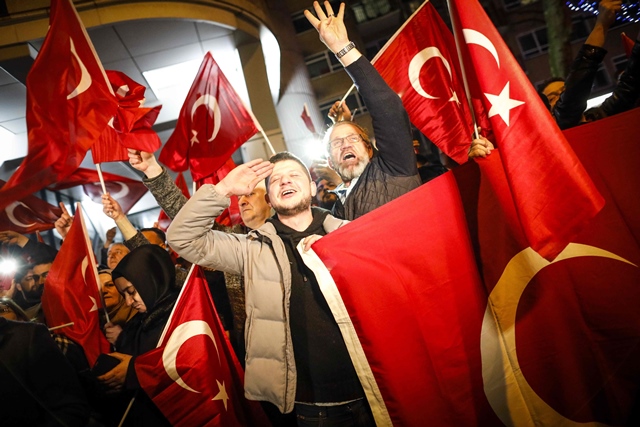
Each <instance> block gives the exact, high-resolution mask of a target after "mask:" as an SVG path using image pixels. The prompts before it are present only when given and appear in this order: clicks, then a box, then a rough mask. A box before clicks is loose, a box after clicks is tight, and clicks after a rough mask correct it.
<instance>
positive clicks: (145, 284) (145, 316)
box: [98, 245, 177, 426]
mask: <svg viewBox="0 0 640 427" xmlns="http://www.w3.org/2000/svg"><path fill="white" fill-rule="evenodd" d="M175 276H176V273H175V267H174V265H173V261H172V260H171V256H170V255H169V253H168V252H167V251H166V250H164V249H163V248H161V247H159V246H156V245H143V246H140V247H138V248H136V249H134V250H133V251H131V252H130V253H129V254H128V255H127V256H125V257H124V258H123V259H122V260H121V261H120V262H119V263H118V266H117V267H116V268H115V269H114V270H113V272H112V278H113V282H114V283H115V285H116V288H117V289H118V292H119V293H120V294H121V295H123V297H124V301H125V304H126V306H128V307H132V308H134V309H136V310H137V312H138V313H137V314H136V315H135V316H133V317H132V318H131V319H130V320H129V321H128V322H126V323H125V324H124V326H123V329H122V332H121V333H120V335H119V336H118V339H117V341H116V344H115V346H116V348H117V349H118V352H117V353H111V356H114V357H116V358H117V359H119V360H120V364H119V365H118V366H116V367H115V368H113V369H112V370H111V371H109V372H107V373H106V374H104V375H102V376H100V377H98V380H100V381H101V382H102V383H103V384H105V385H106V386H107V387H108V388H110V389H111V390H113V391H124V392H125V393H124V394H125V395H126V396H127V399H126V401H127V403H128V400H129V399H130V397H131V396H132V395H133V393H134V392H135V391H136V390H139V389H140V384H139V382H138V378H137V375H136V371H135V368H134V363H135V359H136V357H137V356H139V355H141V354H143V353H146V352H148V351H150V350H153V349H154V348H156V347H157V345H158V340H159V339H160V335H161V334H162V331H163V330H164V327H165V324H166V323H167V321H168V320H169V315H170V314H171V310H172V309H173V306H174V304H175V302H176V298H177V293H176V291H175ZM123 412H124V411H123ZM126 424H128V425H136V426H162V425H170V424H169V423H168V421H167V420H166V419H165V418H164V416H163V415H162V413H161V412H160V411H159V410H158V409H157V408H156V406H155V405H154V404H153V402H152V401H151V400H150V399H149V398H148V397H147V395H146V394H145V393H144V392H139V393H137V395H136V399H135V402H134V404H133V406H132V407H131V412H130V413H129V415H128V416H127V423H126Z"/></svg>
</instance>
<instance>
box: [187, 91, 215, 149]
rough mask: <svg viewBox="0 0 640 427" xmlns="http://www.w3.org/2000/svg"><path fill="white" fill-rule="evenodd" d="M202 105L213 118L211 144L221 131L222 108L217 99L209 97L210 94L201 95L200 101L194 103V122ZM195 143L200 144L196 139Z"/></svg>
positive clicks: (192, 113) (192, 112) (192, 114)
mask: <svg viewBox="0 0 640 427" xmlns="http://www.w3.org/2000/svg"><path fill="white" fill-rule="evenodd" d="M201 105H204V106H205V108H207V109H208V110H209V111H210V112H211V113H210V114H211V115H212V116H213V131H211V136H210V137H209V139H208V141H209V142H211V141H213V140H214V139H215V138H216V136H217V135H218V132H219V131H220V125H221V123H220V122H221V114H220V107H219V106H218V101H217V100H216V98H215V97H213V96H211V95H209V94H208V93H206V94H204V95H201V96H200V97H199V98H198V99H196V102H194V103H193V107H191V121H192V122H193V116H194V115H195V113H196V110H197V109H198V107H199V106H201ZM194 138H195V135H194ZM195 142H200V141H198V139H197V138H196V140H195ZM192 145H193V142H192Z"/></svg>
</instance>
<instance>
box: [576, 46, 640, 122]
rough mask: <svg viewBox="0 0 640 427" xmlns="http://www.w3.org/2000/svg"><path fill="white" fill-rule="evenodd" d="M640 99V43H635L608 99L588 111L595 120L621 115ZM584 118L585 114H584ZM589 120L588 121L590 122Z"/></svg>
mask: <svg viewBox="0 0 640 427" xmlns="http://www.w3.org/2000/svg"><path fill="white" fill-rule="evenodd" d="M639 97H640V42H638V41H636V44H635V45H634V46H633V50H632V51H631V56H630V57H629V61H628V62H627V66H626V67H625V69H624V72H623V73H622V74H621V75H620V81H618V84H617V85H616V88H615V89H614V90H613V93H612V94H611V96H610V97H608V98H607V99H605V100H604V102H603V103H602V105H600V106H599V107H596V108H593V109H589V113H590V115H591V117H587V119H589V118H590V119H591V120H595V119H602V118H605V117H609V116H611V115H613V114H618V113H622V112H623V111H627V110H630V109H632V108H633V107H635V106H636V104H637V102H638V98H639ZM585 116H586V114H585ZM591 120H590V121H591Z"/></svg>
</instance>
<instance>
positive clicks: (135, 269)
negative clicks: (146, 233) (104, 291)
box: [111, 245, 176, 313]
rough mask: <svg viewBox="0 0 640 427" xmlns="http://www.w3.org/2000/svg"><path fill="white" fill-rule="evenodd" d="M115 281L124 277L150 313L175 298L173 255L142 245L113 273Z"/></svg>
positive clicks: (125, 258)
mask: <svg viewBox="0 0 640 427" xmlns="http://www.w3.org/2000/svg"><path fill="white" fill-rule="evenodd" d="M111 277H113V280H114V281H115V280H116V279H117V278H118V277H124V278H125V279H127V280H128V281H129V282H131V284H132V285H133V286H134V287H135V288H136V291H137V292H138V294H139V295H140V297H141V298H142V301H144V305H145V306H146V307H147V312H148V313H150V312H151V311H153V308H154V307H156V305H158V304H159V303H160V302H162V301H163V300H164V299H166V298H170V297H174V296H175V295H174V292H173V290H174V289H175V282H176V269H175V266H174V265H173V260H172V259H171V255H169V253H168V252H167V251H166V250H164V249H163V248H161V247H160V246H157V245H142V246H139V247H137V248H135V249H134V250H132V251H131V252H129V253H128V254H127V255H126V256H125V257H124V258H122V260H120V262H119V263H118V266H117V267H116V268H115V269H114V270H113V273H112V275H111Z"/></svg>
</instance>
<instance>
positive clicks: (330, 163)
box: [327, 153, 336, 170]
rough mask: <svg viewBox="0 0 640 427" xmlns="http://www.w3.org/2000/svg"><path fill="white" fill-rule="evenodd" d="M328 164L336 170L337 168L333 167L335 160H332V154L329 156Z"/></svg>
mask: <svg viewBox="0 0 640 427" xmlns="http://www.w3.org/2000/svg"><path fill="white" fill-rule="evenodd" d="M327 163H329V167H330V168H331V169H333V170H336V168H334V167H333V160H332V158H331V153H329V155H328V156H327Z"/></svg>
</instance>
